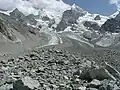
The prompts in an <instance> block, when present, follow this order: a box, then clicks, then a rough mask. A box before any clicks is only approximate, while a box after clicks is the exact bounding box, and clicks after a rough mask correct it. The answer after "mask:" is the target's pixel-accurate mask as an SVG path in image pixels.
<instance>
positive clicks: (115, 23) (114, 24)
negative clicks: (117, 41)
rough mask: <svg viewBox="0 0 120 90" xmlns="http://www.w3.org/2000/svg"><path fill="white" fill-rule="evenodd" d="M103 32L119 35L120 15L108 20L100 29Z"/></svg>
mask: <svg viewBox="0 0 120 90" xmlns="http://www.w3.org/2000/svg"><path fill="white" fill-rule="evenodd" d="M100 31H101V32H105V31H108V32H112V33H115V32H116V33H118V32H120V13H119V14H118V15H117V16H116V17H115V18H112V19H108V20H107V21H106V22H105V23H104V24H103V25H102V26H101V28H100Z"/></svg>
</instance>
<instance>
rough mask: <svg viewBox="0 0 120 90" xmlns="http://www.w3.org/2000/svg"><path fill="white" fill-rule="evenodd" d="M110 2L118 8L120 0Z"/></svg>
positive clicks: (119, 8) (119, 7)
mask: <svg viewBox="0 0 120 90" xmlns="http://www.w3.org/2000/svg"><path fill="white" fill-rule="evenodd" d="M109 2H110V4H113V5H115V6H116V7H117V9H118V10H120V0H110V1H109Z"/></svg>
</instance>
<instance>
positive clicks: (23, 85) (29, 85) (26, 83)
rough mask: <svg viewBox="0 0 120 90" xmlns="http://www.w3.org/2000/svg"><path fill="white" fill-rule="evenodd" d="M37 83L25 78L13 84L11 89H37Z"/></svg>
mask: <svg viewBox="0 0 120 90" xmlns="http://www.w3.org/2000/svg"><path fill="white" fill-rule="evenodd" d="M39 85H40V84H39V82H38V81H37V80H33V79H32V78H30V77H28V76H26V77H25V78H22V79H21V80H17V81H15V82H14V83H13V89H15V90H33V89H35V88H38V87H39Z"/></svg>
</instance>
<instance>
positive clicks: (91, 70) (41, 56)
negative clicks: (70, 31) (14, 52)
mask: <svg viewBox="0 0 120 90" xmlns="http://www.w3.org/2000/svg"><path fill="white" fill-rule="evenodd" d="M99 53H100V51H99V52H98V51H96V52H94V53H93V54H91V55H90V54H89V55H87V54H82V53H77V52H76V53H75V52H74V53H70V52H68V51H66V50H64V49H60V48H57V47H55V46H49V47H44V48H36V49H34V50H32V51H31V52H29V53H27V54H25V55H24V56H19V57H16V58H10V59H8V60H0V67H1V69H0V90H120V73H119V72H118V71H117V70H119V67H120V64H119V61H117V62H118V63H116V61H114V62H115V63H116V64H117V66H116V67H117V68H116V67H115V65H114V64H113V63H112V60H111V59H110V56H111V58H113V59H115V57H114V56H112V55H113V51H111V50H104V51H103V54H104V56H103V55H100V54H99ZM106 53H107V55H106ZM114 54H116V55H117V56H119V55H118V52H114ZM90 57H92V58H90ZM100 58H101V59H103V58H106V59H103V60H101V59H100ZM98 60H99V61H98ZM96 62H97V63H96ZM98 62H99V64H98ZM111 65H113V66H114V67H115V68H114V67H113V66H111Z"/></svg>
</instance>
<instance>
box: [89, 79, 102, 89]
mask: <svg viewBox="0 0 120 90" xmlns="http://www.w3.org/2000/svg"><path fill="white" fill-rule="evenodd" d="M100 85H101V82H100V81H99V80H97V79H94V80H93V81H92V82H90V83H89V84H88V87H90V88H98V87H99V86H100Z"/></svg>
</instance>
